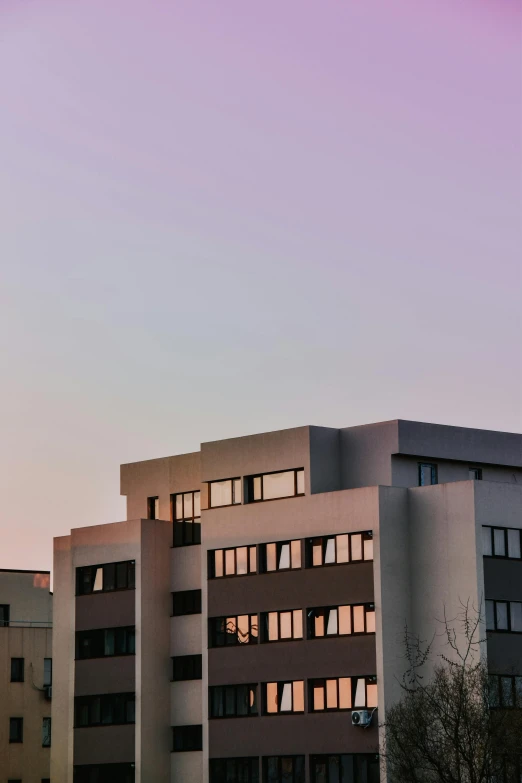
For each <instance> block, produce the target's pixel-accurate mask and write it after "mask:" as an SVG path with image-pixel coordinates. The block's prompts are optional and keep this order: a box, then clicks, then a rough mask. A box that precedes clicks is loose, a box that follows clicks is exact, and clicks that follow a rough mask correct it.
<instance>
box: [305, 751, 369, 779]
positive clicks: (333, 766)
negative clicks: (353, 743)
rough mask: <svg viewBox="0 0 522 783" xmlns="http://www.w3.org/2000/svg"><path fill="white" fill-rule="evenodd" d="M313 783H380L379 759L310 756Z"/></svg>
mask: <svg viewBox="0 0 522 783" xmlns="http://www.w3.org/2000/svg"><path fill="white" fill-rule="evenodd" d="M310 777H311V783H341V781H342V783H351V781H357V783H359V781H364V783H379V780H380V770H379V757H378V756H375V755H366V754H365V755H363V754H362V753H351V754H348V755H344V754H343V755H335V756H310Z"/></svg>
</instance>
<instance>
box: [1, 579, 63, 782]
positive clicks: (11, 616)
mask: <svg viewBox="0 0 522 783" xmlns="http://www.w3.org/2000/svg"><path fill="white" fill-rule="evenodd" d="M49 580H50V577H49V572H48V571H46V572H41V571H39V572H37V571H6V570H0V781H1V783H49V779H50V764H51V760H50V754H51V697H52V630H51V629H52V595H51V593H50V592H49Z"/></svg>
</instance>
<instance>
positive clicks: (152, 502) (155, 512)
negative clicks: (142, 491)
mask: <svg viewBox="0 0 522 783" xmlns="http://www.w3.org/2000/svg"><path fill="white" fill-rule="evenodd" d="M159 518H160V516H159V495H151V496H150V497H148V498H147V519H159Z"/></svg>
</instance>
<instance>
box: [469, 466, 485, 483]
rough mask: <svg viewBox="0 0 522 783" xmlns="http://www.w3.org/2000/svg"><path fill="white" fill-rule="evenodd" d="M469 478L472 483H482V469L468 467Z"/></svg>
mask: <svg viewBox="0 0 522 783" xmlns="http://www.w3.org/2000/svg"><path fill="white" fill-rule="evenodd" d="M469 477H470V479H472V481H482V468H473V467H470V469H469Z"/></svg>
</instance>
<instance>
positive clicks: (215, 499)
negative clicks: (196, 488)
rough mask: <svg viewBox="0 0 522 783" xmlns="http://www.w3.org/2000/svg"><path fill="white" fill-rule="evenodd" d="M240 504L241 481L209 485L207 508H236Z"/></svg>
mask: <svg viewBox="0 0 522 783" xmlns="http://www.w3.org/2000/svg"><path fill="white" fill-rule="evenodd" d="M240 503H241V479H240V478H236V479H225V480H224V481H211V482H210V484H209V503H208V504H209V507H210V508H219V507H221V506H236V505H238V504H240Z"/></svg>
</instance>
